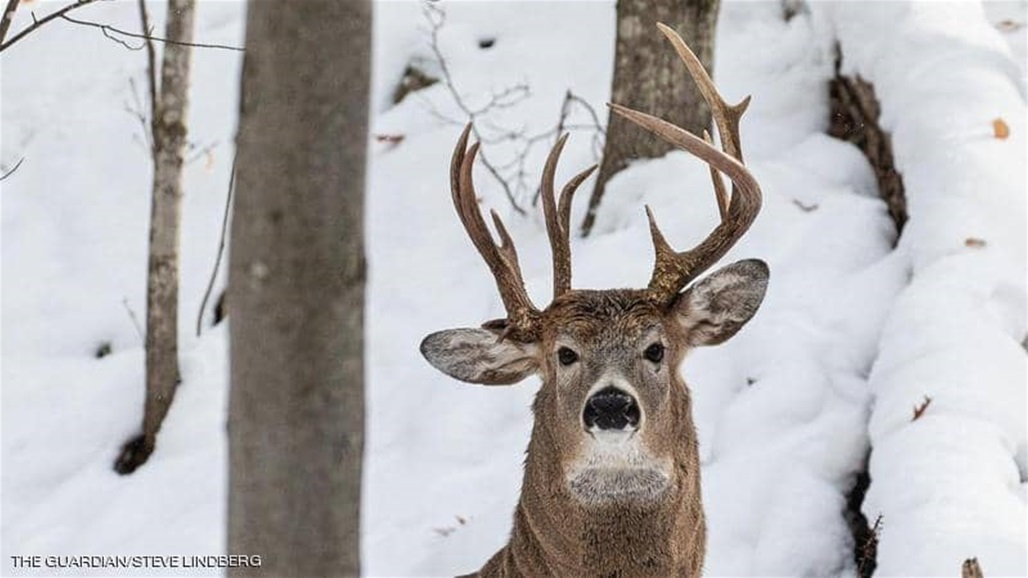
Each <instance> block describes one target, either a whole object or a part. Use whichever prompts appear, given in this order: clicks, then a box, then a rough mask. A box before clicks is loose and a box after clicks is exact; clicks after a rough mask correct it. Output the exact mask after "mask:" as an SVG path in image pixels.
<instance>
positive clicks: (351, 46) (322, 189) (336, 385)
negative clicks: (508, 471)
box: [228, 0, 371, 576]
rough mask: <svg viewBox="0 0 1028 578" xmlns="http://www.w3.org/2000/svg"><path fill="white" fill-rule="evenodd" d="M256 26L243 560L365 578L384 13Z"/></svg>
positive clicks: (243, 246)
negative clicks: (367, 396)
mask: <svg viewBox="0 0 1028 578" xmlns="http://www.w3.org/2000/svg"><path fill="white" fill-rule="evenodd" d="M246 26H247V38H246V59H245V63H244V66H243V82H242V105H241V111H240V126H239V135H238V139H237V145H238V174H237V176H236V179H237V180H236V185H237V189H236V200H235V207H234V211H235V212H234V215H233V226H232V237H231V243H230V251H231V253H230V259H229V265H230V268H229V286H230V287H232V297H231V299H229V300H228V307H229V317H230V319H231V329H230V331H231V347H230V353H231V374H232V378H231V379H232V388H231V393H230V397H229V467H230V469H229V508H228V510H229V521H228V547H229V552H231V553H234V554H259V555H261V557H262V568H260V570H259V572H260V573H261V574H263V575H268V576H356V575H358V574H359V571H360V564H359V531H360V515H359V514H360V482H361V453H362V450H363V431H364V395H363V375H364V365H363V308H364V280H365V265H364V248H363V240H362V237H363V205H364V203H363V189H364V170H365V158H366V141H367V114H368V93H369V80H370V78H369V76H370V68H371V62H370V57H371V2H370V0H346V1H345V2H340V1H338V0H305V1H304V2H290V3H286V4H283V3H275V2H251V3H250V5H249V11H248V14H247V24H246ZM256 572H257V571H255V570H254V569H252V568H239V569H230V570H229V575H231V576H243V575H253V574H255V573H256Z"/></svg>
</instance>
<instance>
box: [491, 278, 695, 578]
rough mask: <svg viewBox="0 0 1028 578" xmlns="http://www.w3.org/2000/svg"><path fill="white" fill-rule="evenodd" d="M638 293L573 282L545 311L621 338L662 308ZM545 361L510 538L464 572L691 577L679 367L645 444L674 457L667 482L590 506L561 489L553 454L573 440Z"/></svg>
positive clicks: (554, 320)
mask: <svg viewBox="0 0 1028 578" xmlns="http://www.w3.org/2000/svg"><path fill="white" fill-rule="evenodd" d="M641 297H642V293H641V292H638V291H631V290H614V291H595V292H593V291H590V292H584V291H575V292H572V293H571V294H569V295H568V296H567V297H564V298H562V299H560V300H558V301H557V302H555V303H554V304H553V305H552V306H551V307H550V308H549V309H548V310H547V312H546V314H545V317H546V318H547V320H548V321H549V325H551V326H552V327H560V328H562V329H563V330H565V331H570V332H572V333H575V334H576V335H577V336H578V337H579V339H580V340H581V341H583V342H591V343H603V342H608V343H609V342H610V341H612V340H613V341H614V342H615V343H617V344H623V343H625V342H628V341H629V340H630V338H631V337H634V336H636V335H638V334H639V333H640V332H641V331H642V329H644V328H645V327H646V326H648V325H652V324H653V323H655V322H658V321H660V320H662V319H663V317H664V314H663V312H661V311H658V310H657V309H655V308H654V306H653V305H651V304H650V303H649V302H647V301H645V300H644V299H641ZM671 325H673V324H671ZM551 340H552V335H547V336H546V337H545V338H544V342H545V341H551ZM669 341H672V342H675V343H681V342H682V341H684V340H683V339H681V338H680V337H679V338H678V339H671V340H669ZM548 349H549V348H548V347H545V346H544V347H543V350H544V351H545V350H548ZM668 354H669V355H672V356H673V357H672V358H671V359H670V361H671V365H673V366H674V367H675V368H677V365H678V362H679V361H680V360H681V358H682V356H683V354H684V352H682V351H679V350H678V348H677V347H675V346H671V347H669V348H668ZM548 365H551V364H548ZM548 369H549V371H544V383H543V386H542V389H541V390H540V391H539V393H538V395H537V396H536V400H535V403H534V404H533V412H534V414H535V425H534V427H533V430H532V438H531V441H530V442H529V446H528V459H527V462H526V464H525V475H524V481H523V484H522V490H521V499H520V501H519V503H518V506H517V510H516V511H515V514H514V528H513V530H512V532H511V538H510V542H509V543H508V545H507V546H505V547H504V548H503V549H501V550H500V551H499V552H497V553H496V554H495V555H494V556H493V557H492V558H491V559H490V560H489V561H488V563H486V565H485V566H484V567H483V568H482V569H481V570H480V571H479V572H478V573H477V574H473V575H472V576H482V577H492V576H504V577H506V576H612V577H613V576H617V577H630V576H699V575H700V570H701V567H702V564H703V554H704V551H705V546H706V525H705V521H704V516H703V508H702V505H701V501H700V500H701V496H700V468H699V455H698V450H697V442H696V429H695V427H694V425H693V421H692V410H691V403H690V398H689V393H688V390H687V389H686V387H685V384H684V383H683V382H682V380H681V378H680V377H679V376H678V371H677V370H676V371H672V372H671V374H672V379H671V388H670V390H669V391H668V408H669V409H670V410H671V414H670V415H669V416H667V417H668V418H670V419H667V420H666V423H667V424H669V425H670V426H671V427H670V428H667V429H666V430H662V431H660V432H655V433H659V435H655V436H652V438H651V444H650V445H651V448H652V450H653V451H654V452H655V453H656V454H658V455H662V454H666V455H669V456H671V458H672V461H673V463H674V468H673V469H674V479H673V481H672V484H671V488H670V489H669V490H668V491H667V492H666V494H665V495H664V496H663V497H662V499H660V500H659V501H656V502H653V503H645V504H617V505H610V506H598V507H597V506H586V505H582V504H581V503H579V502H577V501H576V500H575V499H574V498H573V497H572V496H571V495H570V494H569V492H568V490H567V487H566V484H565V481H564V480H565V472H564V471H563V467H562V466H563V464H562V461H561V460H560V459H555V457H557V456H562V455H567V453H568V451H569V450H570V449H571V448H568V447H566V446H567V445H568V439H566V438H568V437H569V436H568V435H567V433H564V432H561V431H555V430H562V429H565V428H563V427H561V426H562V425H563V424H566V421H567V420H562V419H561V415H560V413H559V408H558V403H557V401H556V400H555V399H554V397H555V395H556V391H555V389H556V388H555V380H554V379H552V367H549V368H548ZM547 374H549V375H547ZM547 377H549V379H547ZM575 425H576V426H577V424H575ZM653 446H656V447H653Z"/></svg>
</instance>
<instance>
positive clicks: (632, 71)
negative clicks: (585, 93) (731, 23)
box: [582, 0, 719, 236]
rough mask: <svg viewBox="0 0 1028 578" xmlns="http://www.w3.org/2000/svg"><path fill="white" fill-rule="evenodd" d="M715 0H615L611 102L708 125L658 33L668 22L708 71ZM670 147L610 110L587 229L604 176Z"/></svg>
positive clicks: (696, 127)
mask: <svg viewBox="0 0 1028 578" xmlns="http://www.w3.org/2000/svg"><path fill="white" fill-rule="evenodd" d="M718 5H719V0H618V2H617V45H616V47H615V53H614V81H613V84H612V87H611V91H610V92H611V102H616V103H618V104H621V105H624V106H627V107H630V108H634V109H637V110H640V111H643V112H647V113H649V114H653V115H656V116H659V117H661V118H663V119H665V120H667V121H669V122H671V123H674V124H677V125H678V126H680V127H682V128H685V129H687V130H689V131H691V132H693V133H695V134H701V132H702V131H703V130H704V129H706V128H708V127H709V126H710V107H709V106H707V103H706V102H705V101H704V100H703V97H702V96H701V95H700V92H699V90H697V89H696V85H695V83H693V81H692V80H691V79H690V78H689V74H688V72H687V71H686V69H685V66H684V65H683V64H682V63H681V62H680V61H679V59H678V56H677V55H676V54H675V51H674V49H673V48H671V45H670V44H669V43H668V42H667V40H666V39H665V38H664V35H663V34H661V33H660V32H658V31H657V23H658V22H662V23H664V24H666V25H668V26H670V27H671V28H674V29H675V31H676V32H678V34H680V35H681V36H682V38H683V39H684V40H685V41H686V43H687V44H688V45H689V48H691V49H692V51H693V52H694V53H696V56H697V57H699V59H700V62H702V63H703V66H704V67H705V68H706V69H707V71H708V72H709V71H710V70H711V63H712V61H713V59H714V33H715V28H716V26H717V13H718ZM672 148H674V147H672V146H671V145H669V144H667V143H666V142H664V141H663V140H660V139H658V138H656V137H654V136H653V135H652V134H650V133H649V132H647V131H646V130H644V129H642V128H639V127H637V126H636V125H634V124H632V123H631V122H629V121H627V120H625V119H624V118H622V117H620V116H617V115H615V114H613V113H610V114H609V115H608V117H607V140H606V144H605V145H604V148H603V160H602V161H601V162H600V171H599V174H598V175H597V177H596V185H595V187H594V188H593V192H592V196H591V197H590V198H589V209H588V212H587V213H586V215H585V220H584V221H583V222H582V235H583V236H584V235H588V234H589V231H591V230H592V226H593V223H595V221H596V211H597V209H598V208H599V206H600V201H601V200H602V199H603V193H604V190H605V188H606V186H607V181H609V180H610V178H611V177H613V176H614V175H615V174H616V173H618V172H619V171H620V170H621V169H623V168H625V167H626V166H628V163H629V161H631V160H633V159H637V158H643V159H652V158H658V157H661V156H664V155H665V154H666V153H667V152H668V151H670V150H671V149H672Z"/></svg>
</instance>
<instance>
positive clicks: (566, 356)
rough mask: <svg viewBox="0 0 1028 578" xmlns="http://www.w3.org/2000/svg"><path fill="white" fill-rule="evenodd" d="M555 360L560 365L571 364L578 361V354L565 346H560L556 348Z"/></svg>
mask: <svg viewBox="0 0 1028 578" xmlns="http://www.w3.org/2000/svg"><path fill="white" fill-rule="evenodd" d="M557 360H558V361H560V364H561V365H571V364H572V363H574V362H576V361H578V354H577V353H575V352H574V351H572V350H570V349H568V348H567V347H561V348H560V349H558V350H557Z"/></svg>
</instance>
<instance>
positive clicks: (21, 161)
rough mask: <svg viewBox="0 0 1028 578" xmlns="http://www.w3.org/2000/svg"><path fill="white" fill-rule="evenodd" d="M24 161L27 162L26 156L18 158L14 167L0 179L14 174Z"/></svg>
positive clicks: (0, 179) (1, 179) (0, 178)
mask: <svg viewBox="0 0 1028 578" xmlns="http://www.w3.org/2000/svg"><path fill="white" fill-rule="evenodd" d="M23 162H25V157H21V158H20V159H18V162H16V163H14V168H12V169H11V170H9V171H7V172H6V173H4V174H3V176H2V177H0V181H3V180H6V179H7V177H9V176H11V175H13V174H14V171H16V170H18V167H20V166H21V163H23Z"/></svg>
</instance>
